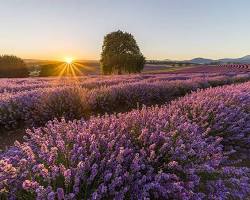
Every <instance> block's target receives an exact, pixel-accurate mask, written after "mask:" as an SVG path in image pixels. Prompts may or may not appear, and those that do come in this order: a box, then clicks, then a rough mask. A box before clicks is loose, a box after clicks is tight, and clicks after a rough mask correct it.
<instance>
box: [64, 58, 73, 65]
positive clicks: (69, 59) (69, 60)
mask: <svg viewBox="0 0 250 200" xmlns="http://www.w3.org/2000/svg"><path fill="white" fill-rule="evenodd" d="M64 60H65V62H66V63H67V64H72V63H73V61H74V60H73V58H72V57H66V58H65V59H64Z"/></svg>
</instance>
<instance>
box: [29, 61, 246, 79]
mask: <svg viewBox="0 0 250 200" xmlns="http://www.w3.org/2000/svg"><path fill="white" fill-rule="evenodd" d="M26 63H27V65H28V66H29V67H30V70H31V71H33V70H36V69H39V71H40V76H41V77H47V76H58V75H61V76H65V75H67V73H69V74H70V73H71V71H70V70H71V69H70V68H69V69H67V70H68V71H67V70H63V69H64V66H65V64H64V63H63V62H55V61H35V60H29V61H28V62H27V61H26ZM72 69H73V70H74V73H75V75H77V76H79V75H99V74H100V73H101V67H100V64H99V62H97V61H77V62H76V63H75V64H74V68H72ZM62 71H63V72H62ZM249 71H250V64H224V65H196V66H194V65H193V66H192V65H179V66H171V65H167V64H146V65H145V67H144V69H143V72H142V73H144V74H152V73H218V72H220V73H227V72H249Z"/></svg>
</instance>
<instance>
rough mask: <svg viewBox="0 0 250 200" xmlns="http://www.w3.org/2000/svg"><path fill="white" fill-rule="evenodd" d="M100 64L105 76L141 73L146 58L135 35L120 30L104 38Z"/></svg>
mask: <svg viewBox="0 0 250 200" xmlns="http://www.w3.org/2000/svg"><path fill="white" fill-rule="evenodd" d="M100 63H101V67H102V72H103V74H121V73H139V72H141V71H142V70H143V67H144V64H145V58H144V56H143V55H142V53H141V52H140V48H139V47H138V45H137V43H136V41H135V39H134V37H133V35H131V34H130V33H127V32H123V31H120V30H119V31H116V32H112V33H109V34H107V35H106V36H105V37H104V41H103V46H102V54H101V60H100Z"/></svg>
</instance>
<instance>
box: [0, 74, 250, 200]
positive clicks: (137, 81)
mask: <svg viewBox="0 0 250 200" xmlns="http://www.w3.org/2000/svg"><path fill="white" fill-rule="evenodd" d="M0 83H1V84H0V127H1V130H0V131H1V132H0V136H1V138H3V140H2V141H4V138H5V137H7V133H8V137H12V140H11V141H12V143H11V144H5V145H4V144H1V148H2V151H0V199H49V200H52V199H58V200H62V199H248V198H249V197H250V163H249V159H250V156H249V155H250V149H249V145H250V110H249V109H250V73H249V72H242V73H208V74H206V75H205V74H204V73H188V74H184V73H183V74H181V73H178V74H153V75H152V74H143V75H122V76H86V77H78V78H77V77H75V78H67V77H65V78H61V79H59V78H33V79H31V78H29V79H1V80H0ZM15 130H22V131H20V132H15V134H13V135H11V134H9V133H11V132H12V131H15ZM24 130H26V131H24ZM17 134H20V136H21V137H23V139H21V140H19V141H15V140H16V139H18V138H20V136H17ZM14 141H15V142H14ZM2 143H3V142H2Z"/></svg>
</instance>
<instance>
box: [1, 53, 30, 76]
mask: <svg viewBox="0 0 250 200" xmlns="http://www.w3.org/2000/svg"><path fill="white" fill-rule="evenodd" d="M28 76H29V70H28V69H27V66H26V64H25V63H24V61H23V60H22V59H21V58H18V57H16V56H9V55H3V56H0V78H22V77H28Z"/></svg>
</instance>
